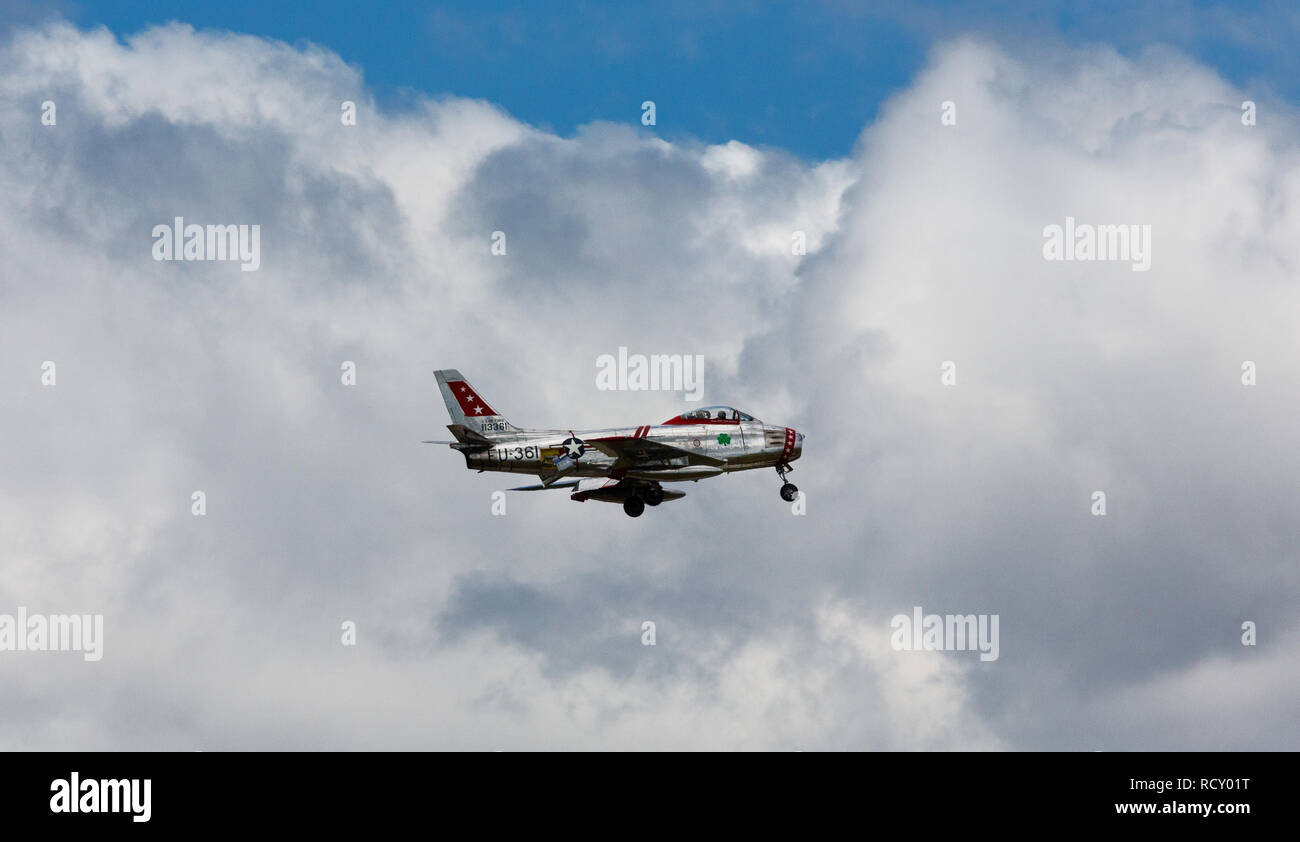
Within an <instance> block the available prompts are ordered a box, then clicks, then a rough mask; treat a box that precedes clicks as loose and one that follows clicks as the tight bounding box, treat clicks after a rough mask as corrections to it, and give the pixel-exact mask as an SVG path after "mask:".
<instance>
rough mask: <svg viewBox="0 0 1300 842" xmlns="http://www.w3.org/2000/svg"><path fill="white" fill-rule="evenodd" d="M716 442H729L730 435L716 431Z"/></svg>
mask: <svg viewBox="0 0 1300 842" xmlns="http://www.w3.org/2000/svg"><path fill="white" fill-rule="evenodd" d="M718 444H731V436H730V435H728V434H727V433H718Z"/></svg>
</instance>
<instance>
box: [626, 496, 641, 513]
mask: <svg viewBox="0 0 1300 842" xmlns="http://www.w3.org/2000/svg"><path fill="white" fill-rule="evenodd" d="M623 511H625V512H627V514H628V517H641V513H642V512H644V511H645V501H644V500H642V499H641V498H640V497H629V498H627V499H626V500H624V501H623Z"/></svg>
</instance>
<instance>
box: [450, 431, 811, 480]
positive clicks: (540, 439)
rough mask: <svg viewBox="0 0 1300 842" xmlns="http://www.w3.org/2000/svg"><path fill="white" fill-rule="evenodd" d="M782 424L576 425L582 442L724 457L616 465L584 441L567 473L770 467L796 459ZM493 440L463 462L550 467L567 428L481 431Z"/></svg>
mask: <svg viewBox="0 0 1300 842" xmlns="http://www.w3.org/2000/svg"><path fill="white" fill-rule="evenodd" d="M787 430H788V428H786V427H780V426H776V425H773V424H762V423H758V422H745V421H741V422H738V423H707V424H661V425H658V426H653V425H652V426H649V427H646V426H641V427H613V428H610V429H605V430H576V431H573V433H572V435H575V436H576V437H577V438H579V439H581V440H582V441H584V442H587V443H590V442H592V441H593V440H599V439H602V438H636V437H637V436H638V434H639V435H640V437H641V438H645V439H650V440H653V441H657V442H662V443H664V444H669V445H672V446H674V447H678V448H681V449H682V450H687V451H692V452H694V453H697V454H700V455H703V456H708V457H712V458H713V459H720V460H723V464H722V465H720V466H715V465H698V464H696V465H692V464H688V462H689V460H688V459H687V457H685V456H680V457H670V458H665V459H663V460H660V464H657V465H654V466H647V465H639V466H637V467H636V468H631V469H626V470H624V469H619V468H617V466H616V463H617V462H618V461H619V460H618V459H617V458H616V457H614V456H611V455H608V454H605V453H602V452H601V451H600V450H598V449H597V448H595V447H592V446H590V445H589V446H588V447H587V448H586V451H585V453H583V455H582V456H581V457H580V458H578V459H577V460H576V462H575V463H574V465H573V467H572V468H571V469H569V470H567V471H565V472H564V476H566V477H609V476H617V477H620V478H622V477H626V478H628V479H640V480H654V481H659V482H679V481H686V480H698V479H704V478H705V477H712V476H717V475H719V474H722V473H730V472H733V471H746V470H749V469H751V468H771V467H774V466H776V465H777V464H782V463H789V462H792V461H794V460H795V459H798V458H799V456H800V455H801V451H802V449H803V436H802V434H799V433H793V444H792V445H791V446H787ZM486 434H487V435H488V436H489V437H490V438H491V439H492V445H491V446H490V447H488V448H487V449H484V450H479V451H464V454H465V462H466V466H467V467H469V468H472V469H474V470H479V471H501V472H505V473H513V474H533V475H544V474H547V473H554V469H553V468H552V459H553V457H554V455H555V453H556V451H557V450H559V449H560V448H561V443H562V442H563V441H564V440H565V439H567V438H569V437H570V435H571V433H570V431H568V430H524V429H518V428H510V429H509V430H508V431H492V432H487V433H486Z"/></svg>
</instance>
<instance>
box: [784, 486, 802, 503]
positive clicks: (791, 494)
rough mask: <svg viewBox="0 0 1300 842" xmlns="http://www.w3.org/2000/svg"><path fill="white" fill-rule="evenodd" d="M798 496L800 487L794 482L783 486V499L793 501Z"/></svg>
mask: <svg viewBox="0 0 1300 842" xmlns="http://www.w3.org/2000/svg"><path fill="white" fill-rule="evenodd" d="M798 496H799V489H798V487H797V486H795V484H794V483H792V482H787V483H786V484H785V485H783V486H781V499H782V500H784V501H785V502H787V503H793V502H794V501H795V498H796V497H798Z"/></svg>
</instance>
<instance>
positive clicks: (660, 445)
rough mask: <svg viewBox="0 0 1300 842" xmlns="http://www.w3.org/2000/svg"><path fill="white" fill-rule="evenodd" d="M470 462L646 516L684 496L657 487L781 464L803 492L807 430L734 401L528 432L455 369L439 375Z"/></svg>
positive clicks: (789, 494)
mask: <svg viewBox="0 0 1300 842" xmlns="http://www.w3.org/2000/svg"><path fill="white" fill-rule="evenodd" d="M434 376H435V377H437V378H438V388H439V389H440V390H441V391H442V399H443V400H444V401H445V402H446V403H447V412H448V413H449V414H450V415H451V420H452V423H450V424H448V425H447V429H449V430H451V434H452V435H453V436H455V438H456V440H455V441H426V442H424V443H425V444H447V445H451V447H452V448H453V449H455V450H459V451H460V452H461V453H462V454H464V456H465V467H467V468H470V469H472V470H476V471H479V472H482V471H504V472H506V473H512V474H536V475H537V477H538V478H539V479H540V480H541V483H540V484H538V485H523V486H519V487H517V488H512V489H510V490H511V491H541V490H545V489H550V488H571V489H573V492H572V493H571V494H570V495H569V499H571V500H577V501H579V502H585V501H587V500H600V501H602V502H606V503H622V504H623V511H625V512H627V513H628V514H629V515H631V516H632V517H640V516H641V513H642V512H644V511H645V507H646V506H658V505H659V504H660V503H662V502H664V501H665V500H677V499H679V498H682V497H685V496H686V493H685V492H683V491H676V490H672V489H666V488H664V487H663V486H662V485H661V484H660V483H664V482H684V481H687V480H692V481H699V480H702V479H707V478H709V477H716V476H718V475H719V474H724V473H730V472H732V471H747V470H750V469H751V468H775V469H776V473H777V475H778V476H780V478H781V483H782V485H781V499H782V500H786V501H793V500H794V499H795V498H796V496H797V495H798V493H799V489H798V488H796V487H795V485H794V483H791V482H788V481H786V478H785V476H786V474H788V473H790V471H792V470H793V469H792V468H791V467H790V463H791V462H793V461H794V460H796V459H798V458H799V456H800V455H801V454H802V452H803V434H802V433H798V432H795V431H794V430H792V429H790V428H789V427H778V426H774V425H771V424H764V423H763V422H762V421H759V420H758V419H756V418H754V417H753V416H750V415H747V414H745V413H743V412H740V411H739V410H736V409H732V408H731V407H729V406H706V407H703V408H702V409H696V410H692V411H690V412H685V413H683V414H681V415H678V416H676V417H674V418H669V419H668V420H667V421H665V422H663V423H662V424H658V425H655V424H641V425H638V426H635V427H615V428H613V429H609V430H584V431H581V432H580V433H575V432H574V431H573V430H528V429H523V428H520V427H516V426H515V425H513V424H511V423H510V422H509V421H507V420H506V419H505V417H504V416H502V415H501V414H500V413H498V412H497V411H496V410H495V409H493V408H492V407H491V406H490V405H489V404H488V402H487V401H485V400H483V396H482V395H481V394H480V393H479V392H478V391H477V390H476V389H475V388H474V387H473V386H471V385H470V384H469V381H467V380H466V379H465V378H464V377H463V376H462V375H461V373H460V372H459V371H455V370H452V369H448V370H444V371H435V372H434Z"/></svg>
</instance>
